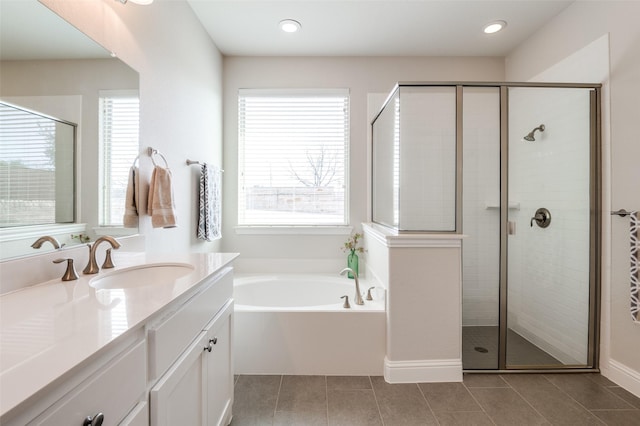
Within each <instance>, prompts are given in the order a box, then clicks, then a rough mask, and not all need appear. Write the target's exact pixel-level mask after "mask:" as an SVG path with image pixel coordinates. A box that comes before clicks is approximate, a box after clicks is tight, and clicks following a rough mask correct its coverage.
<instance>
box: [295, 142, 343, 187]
mask: <svg viewBox="0 0 640 426" xmlns="http://www.w3.org/2000/svg"><path fill="white" fill-rule="evenodd" d="M306 154H307V166H308V167H307V168H305V169H304V170H296V168H295V167H294V166H293V165H292V164H291V161H289V168H290V169H291V173H292V174H293V176H294V177H295V178H296V179H297V180H298V181H299V182H300V183H302V184H303V185H304V186H306V187H308V188H323V187H327V186H329V185H330V184H331V183H332V182H333V181H334V179H335V177H336V166H337V163H338V156H337V154H336V152H335V151H333V153H332V152H331V151H330V150H328V149H327V148H326V147H325V146H324V145H322V146H320V149H319V151H318V152H317V154H315V155H314V153H312V152H311V151H307V152H306ZM309 175H310V176H309Z"/></svg>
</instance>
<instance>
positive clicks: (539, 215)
mask: <svg viewBox="0 0 640 426" xmlns="http://www.w3.org/2000/svg"><path fill="white" fill-rule="evenodd" d="M533 222H535V223H536V224H537V225H538V226H539V227H540V228H546V227H547V226H549V224H550V223H551V212H549V210H547V209H545V208H544V207H541V208H539V209H538V210H536V214H535V215H534V216H533V217H532V218H531V227H532V228H533Z"/></svg>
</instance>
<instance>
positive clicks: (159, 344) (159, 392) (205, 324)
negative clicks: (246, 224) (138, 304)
mask: <svg viewBox="0 0 640 426" xmlns="http://www.w3.org/2000/svg"><path fill="white" fill-rule="evenodd" d="M231 271H232V270H231V268H227V269H225V270H223V271H221V272H220V274H218V275H217V276H216V277H215V278H214V281H215V285H212V286H210V287H208V288H205V289H204V290H203V291H201V292H200V293H198V294H197V295H195V296H194V297H193V298H192V299H191V300H190V301H189V302H187V303H185V305H184V306H182V307H180V309H179V310H177V311H176V312H175V313H173V314H172V315H170V316H169V317H168V318H167V319H165V320H164V321H162V322H161V323H159V324H158V325H154V326H152V327H151V328H150V330H149V332H148V336H149V348H150V349H149V359H150V375H151V376H152V377H155V376H157V375H160V374H161V373H162V374H161V375H160V377H159V378H158V380H157V382H156V383H155V384H154V385H153V387H152V388H151V390H150V393H149V409H150V416H149V417H150V424H151V425H154V426H156V425H157V426H161V425H165V426H171V425H183V424H184V425H224V426H226V425H228V424H229V422H230V421H231V406H232V402H233V369H232V365H231V362H232V354H231V350H232V342H231V336H232V332H231V331H232V330H231V327H232V324H233V321H232V316H233V301H232V299H231V296H232V292H233V276H232V272H231ZM194 334H195V338H193V339H192V336H193V335H194ZM185 336H187V337H185ZM185 338H188V339H192V340H191V342H190V343H189V344H188V345H187V348H186V350H185V349H184V347H185V346H184V345H183V344H182V343H178V342H179V341H180V342H181V341H184V339H185ZM167 366H168V369H167Z"/></svg>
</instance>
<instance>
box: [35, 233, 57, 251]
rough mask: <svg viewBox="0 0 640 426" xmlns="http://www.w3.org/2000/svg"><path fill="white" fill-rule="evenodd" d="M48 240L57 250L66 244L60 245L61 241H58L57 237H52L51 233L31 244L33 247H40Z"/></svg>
mask: <svg viewBox="0 0 640 426" xmlns="http://www.w3.org/2000/svg"><path fill="white" fill-rule="evenodd" d="M47 241H48V242H50V243H51V245H52V246H53V248H54V249H56V250H57V249H59V248H60V247H62V246H63V245H64V244H62V245H60V243H59V242H58V240H56V239H55V237H50V236H49V235H45V236H44V237H40V238H38V239H37V240H36V241H35V242H34V243H33V244H31V247H33V248H34V249H39V248H40V247H42V245H43V244H44V243H46V242H47Z"/></svg>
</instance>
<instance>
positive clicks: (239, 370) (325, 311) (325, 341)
mask: <svg viewBox="0 0 640 426" xmlns="http://www.w3.org/2000/svg"><path fill="white" fill-rule="evenodd" d="M234 281H235V282H234V299H235V301H236V302H237V304H236V306H235V308H236V309H235V336H234V342H235V346H236V348H237V350H236V351H235V352H234V353H235V372H236V374H293V375H377V376H379V375H382V372H383V361H384V357H385V331H386V326H385V323H386V315H385V298H384V293H385V292H384V289H383V288H382V287H381V285H380V283H379V282H377V281H376V280H373V279H361V280H360V290H361V292H363V293H364V294H366V292H367V289H369V288H370V287H374V290H372V296H373V299H374V300H372V301H369V300H364V305H356V304H355V301H354V294H355V283H354V280H352V279H348V278H346V277H341V276H338V275H337V274H329V275H327V274H289V275H287V274H275V275H270V274H266V273H264V274H250V275H242V276H237V277H236V278H235V280H234ZM342 295H347V296H349V303H350V305H351V308H350V309H345V308H344V307H343V300H341V299H340V297H341V296H342Z"/></svg>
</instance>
